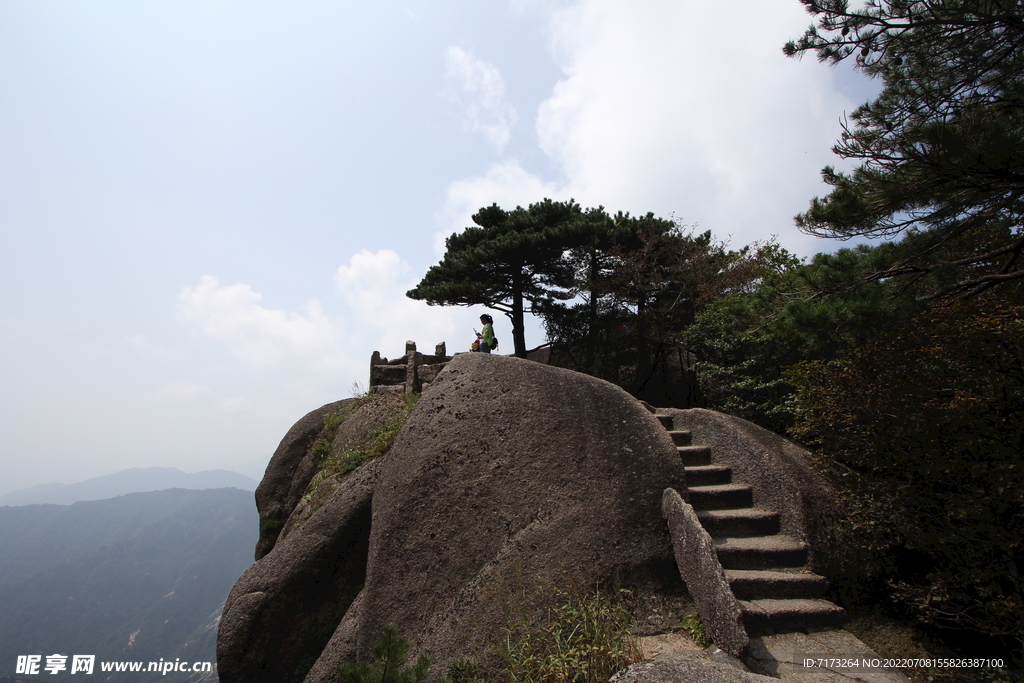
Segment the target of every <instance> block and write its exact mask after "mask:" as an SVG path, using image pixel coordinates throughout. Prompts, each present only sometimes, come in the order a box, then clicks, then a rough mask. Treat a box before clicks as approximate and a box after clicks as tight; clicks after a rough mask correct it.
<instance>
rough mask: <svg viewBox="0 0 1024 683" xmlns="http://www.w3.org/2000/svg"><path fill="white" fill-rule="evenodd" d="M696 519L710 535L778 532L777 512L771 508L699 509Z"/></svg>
mask: <svg viewBox="0 0 1024 683" xmlns="http://www.w3.org/2000/svg"><path fill="white" fill-rule="evenodd" d="M687 471H689V470H687ZM697 519H699V520H700V523H701V525H702V526H703V527H704V529H706V530H707V532H708V533H709V534H711V535H712V536H771V535H773V534H777V533H779V513H778V512H775V511H773V510H761V509H759V508H750V507H748V508H739V509H733V510H728V509H727V510H701V511H699V512H698V513H697Z"/></svg>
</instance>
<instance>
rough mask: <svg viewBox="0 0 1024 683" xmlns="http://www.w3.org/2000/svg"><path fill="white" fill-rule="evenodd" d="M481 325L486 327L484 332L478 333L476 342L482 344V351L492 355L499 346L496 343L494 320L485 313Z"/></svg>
mask: <svg viewBox="0 0 1024 683" xmlns="http://www.w3.org/2000/svg"><path fill="white" fill-rule="evenodd" d="M480 324H481V325H483V326H484V329H483V332H476V330H473V331H474V332H476V340H477V342H479V343H480V350H481V351H483V352H484V353H490V352H491V349H493V348H495V347H496V346H497V344H495V343H494V318H492V317H491V316H489V315H488V314H486V313H484V314H483V315H482V316H480Z"/></svg>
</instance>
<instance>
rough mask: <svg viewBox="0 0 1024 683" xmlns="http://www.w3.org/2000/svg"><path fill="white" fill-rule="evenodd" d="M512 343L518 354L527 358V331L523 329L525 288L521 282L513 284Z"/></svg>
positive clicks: (510, 315) (510, 316)
mask: <svg viewBox="0 0 1024 683" xmlns="http://www.w3.org/2000/svg"><path fill="white" fill-rule="evenodd" d="M509 318H511V319H512V343H513V345H514V347H515V353H516V356H518V357H519V358H526V332H525V331H524V330H523V289H522V287H521V286H520V284H519V282H514V283H513V285H512V312H511V313H510V314H509Z"/></svg>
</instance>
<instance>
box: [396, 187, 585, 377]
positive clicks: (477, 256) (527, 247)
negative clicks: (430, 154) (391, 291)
mask: <svg viewBox="0 0 1024 683" xmlns="http://www.w3.org/2000/svg"><path fill="white" fill-rule="evenodd" d="M580 214H581V211H580V207H579V205H577V204H576V203H575V202H573V201H571V200H570V201H569V202H554V201H551V200H550V199H545V200H544V201H542V202H538V203H536V204H531V205H530V206H529V208H526V209H524V208H522V207H516V208H515V209H513V210H512V211H506V210H504V209H501V208H500V207H498V205H497V204H492V205H491V206H489V207H486V208H483V209H480V211H478V212H477V213H476V215H474V216H473V222H474V223H476V224H477V225H478V226H479V227H469V228H466V229H465V230H464V231H463V232H461V233H457V234H453V235H451V236H450V237H448V239H447V240H446V241H445V245H446V247H447V250H446V251H445V255H444V259H442V261H441V263H439V264H437V265H436V266H431V268H430V270H428V271H427V274H426V275H425V276H424V277H423V280H422V281H421V282H420V283H419V284H418V285H417V286H416V287H415V288H414V289H411V290H409V291H408V292H407V293H406V296H408V297H410V298H412V299H422V300H424V301H426V302H427V303H428V304H431V305H442V306H473V305H483V306H487V307H488V308H492V309H494V310H498V311H502V312H503V313H504V314H505V315H507V316H508V317H509V319H510V320H511V321H512V339H513V344H514V346H515V354H516V355H517V356H520V357H522V356H525V354H526V339H525V337H524V333H523V314H524V312H527V311H532V310H534V309H535V308H537V307H539V306H542V305H543V304H544V303H546V302H548V301H550V300H552V299H567V298H571V296H572V295H571V294H570V293H569V291H568V290H569V289H571V287H572V282H571V272H570V271H569V268H568V266H567V264H566V262H565V260H564V258H563V254H564V252H565V251H566V250H567V249H569V248H570V247H571V246H573V245H574V244H575V242H576V230H577V221H576V219H577V218H578V217H579V216H580Z"/></svg>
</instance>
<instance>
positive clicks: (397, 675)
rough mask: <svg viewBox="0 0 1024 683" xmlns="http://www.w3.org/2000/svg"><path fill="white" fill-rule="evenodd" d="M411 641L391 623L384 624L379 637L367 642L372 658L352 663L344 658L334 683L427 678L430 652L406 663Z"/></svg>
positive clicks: (407, 682) (404, 682)
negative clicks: (410, 664)
mask: <svg viewBox="0 0 1024 683" xmlns="http://www.w3.org/2000/svg"><path fill="white" fill-rule="evenodd" d="M411 646H412V642H411V641H410V640H409V639H408V638H403V637H402V636H401V635H399V633H398V627H397V626H395V625H394V624H386V625H385V626H384V629H383V630H382V632H381V635H380V638H378V639H377V640H376V641H374V643H373V645H372V646H371V652H372V654H373V660H371V661H369V662H363V663H361V664H355V663H353V662H345V663H344V664H342V665H341V666H339V667H338V683H421V682H422V681H425V680H426V679H427V673H428V672H429V670H430V664H431V662H432V661H433V659H432V658H431V656H430V655H428V654H421V655H420V656H419V659H417V660H416V663H415V664H414V665H412V666H406V664H405V657H406V655H408V654H409V648H410V647H411Z"/></svg>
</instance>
